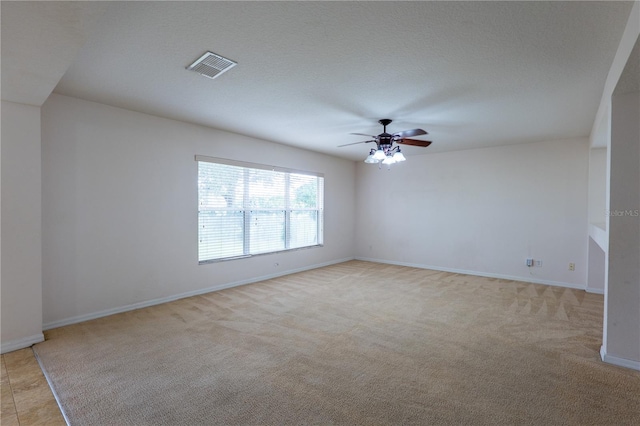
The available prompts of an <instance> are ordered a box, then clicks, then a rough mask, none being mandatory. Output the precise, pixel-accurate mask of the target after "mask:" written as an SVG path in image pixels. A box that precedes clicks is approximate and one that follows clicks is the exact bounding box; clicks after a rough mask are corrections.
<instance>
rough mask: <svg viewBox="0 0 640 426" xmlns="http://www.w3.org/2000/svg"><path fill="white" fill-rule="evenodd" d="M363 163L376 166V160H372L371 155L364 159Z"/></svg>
mask: <svg viewBox="0 0 640 426" xmlns="http://www.w3.org/2000/svg"><path fill="white" fill-rule="evenodd" d="M364 162H365V163H367V164H377V163H378V160H376V159H375V158H373V155H369V156H368V157H367V158H365V159H364Z"/></svg>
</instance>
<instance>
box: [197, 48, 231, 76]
mask: <svg viewBox="0 0 640 426" xmlns="http://www.w3.org/2000/svg"><path fill="white" fill-rule="evenodd" d="M236 65H237V63H236V62H233V61H232V60H231V59H227V58H223V57H222V56H220V55H216V54H215V53H212V52H207V53H205V54H204V55H202V56H201V57H200V58H199V59H198V60H197V61H195V62H194V63H192V64H191V65H189V66H188V67H187V69H188V70H189V71H194V72H197V73H198V74H201V75H203V76H205V77H209V78H216V77H217V76H219V75H220V74H222V73H223V72H225V71H228V70H230V69H231V68H233V67H235V66H236Z"/></svg>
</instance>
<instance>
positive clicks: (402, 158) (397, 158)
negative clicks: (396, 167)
mask: <svg viewBox="0 0 640 426" xmlns="http://www.w3.org/2000/svg"><path fill="white" fill-rule="evenodd" d="M393 160H394V162H396V163H400V162H402V161H406V160H407V159H406V158H405V156H404V154H403V153H402V152H400V150H398V151H397V152H396V153H394V154H393Z"/></svg>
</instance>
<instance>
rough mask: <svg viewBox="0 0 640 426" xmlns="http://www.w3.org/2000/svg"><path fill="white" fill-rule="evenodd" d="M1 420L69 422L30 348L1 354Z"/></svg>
mask: <svg viewBox="0 0 640 426" xmlns="http://www.w3.org/2000/svg"><path fill="white" fill-rule="evenodd" d="M0 389H1V392H2V394H1V395H0V398H1V408H0V424H2V426H13V425H21V426H26V425H52V426H55V425H66V422H65V421H64V418H63V417H62V413H61V412H60V409H59V408H58V404H57V402H56V400H55V398H54V397H53V393H52V392H51V389H50V388H49V384H48V383H47V380H46V379H45V377H44V374H42V370H41V369H40V365H39V364H38V361H37V360H36V357H35V356H34V354H33V351H32V350H31V348H26V349H20V350H18V351H14V352H9V353H6V354H4V355H2V381H1V382H0Z"/></svg>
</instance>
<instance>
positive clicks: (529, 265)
mask: <svg viewBox="0 0 640 426" xmlns="http://www.w3.org/2000/svg"><path fill="white" fill-rule="evenodd" d="M527 266H528V267H532V266H533V259H531V258H529V259H527Z"/></svg>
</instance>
